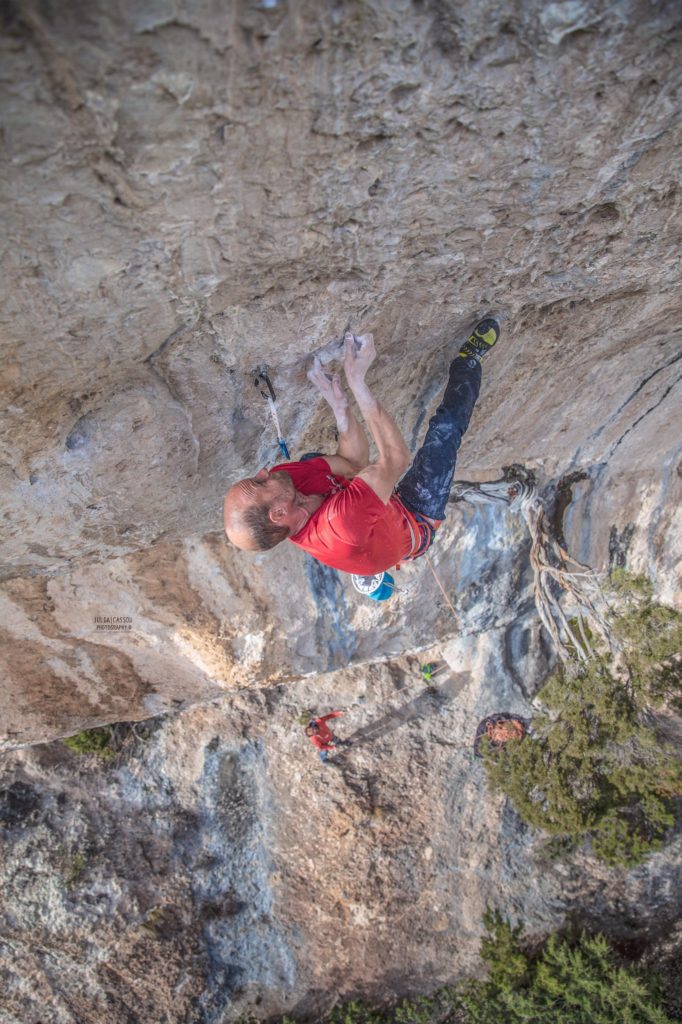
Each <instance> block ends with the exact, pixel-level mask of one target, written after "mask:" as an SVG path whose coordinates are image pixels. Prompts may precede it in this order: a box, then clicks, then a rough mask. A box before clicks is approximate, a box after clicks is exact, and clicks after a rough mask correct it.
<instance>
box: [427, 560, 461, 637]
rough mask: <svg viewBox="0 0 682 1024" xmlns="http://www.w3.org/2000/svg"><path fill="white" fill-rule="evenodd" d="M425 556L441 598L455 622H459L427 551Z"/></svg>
mask: <svg viewBox="0 0 682 1024" xmlns="http://www.w3.org/2000/svg"><path fill="white" fill-rule="evenodd" d="M425 555H426V561H427V562H428V563H429V569H430V570H431V572H432V573H433V578H434V580H435V581H436V583H437V584H438V586H439V587H440V592H441V594H442V595H443V597H444V598H445V602H446V604H447V606H448V608H449V609H450V611H451V612H452V614H453V616H454V618H455V622H459V615H458V614H457V611H456V609H455V606H454V605H453V603H452V601H451V600H450V598H449V597H448V595H447V593H446V592H445V587H444V586H443V584H442V583H441V581H440V580H439V578H438V573H437V572H436V570H435V569H434V567H433V562H432V561H431V556H430V555H429V553H428V551H426V552H425Z"/></svg>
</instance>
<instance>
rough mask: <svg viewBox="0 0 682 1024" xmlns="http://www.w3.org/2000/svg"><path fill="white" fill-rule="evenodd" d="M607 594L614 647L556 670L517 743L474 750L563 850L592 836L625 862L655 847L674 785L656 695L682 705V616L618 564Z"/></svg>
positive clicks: (679, 786)
mask: <svg viewBox="0 0 682 1024" xmlns="http://www.w3.org/2000/svg"><path fill="white" fill-rule="evenodd" d="M609 598H610V601H611V603H612V609H613V615H612V622H611V628H612V631H613V635H614V637H615V638H616V640H617V642H618V647H619V650H618V652H617V653H616V654H610V653H604V652H600V653H596V654H595V655H594V657H593V658H592V659H591V660H590V661H589V662H588V663H587V664H586V665H584V666H576V667H574V668H573V669H572V670H568V671H567V670H565V669H563V668H562V669H561V670H559V671H558V672H557V673H555V675H553V676H552V677H551V678H550V679H549V681H548V683H547V684H546V685H545V686H544V688H543V689H542V690H541V691H540V693H539V694H538V698H537V699H538V701H539V702H540V703H541V704H542V706H543V707H544V708H546V709H547V712H546V713H545V714H539V715H536V716H534V718H533V735H532V737H529V738H527V739H526V741H525V742H524V743H515V744H507V745H506V746H505V747H504V748H502V749H501V750H494V749H492V748H491V746H490V743H489V742H488V741H487V740H486V739H485V738H484V739H483V742H482V743H481V747H480V750H481V754H482V755H483V762H484V765H485V769H486V773H487V776H488V779H489V782H490V783H491V785H492V786H493V788H495V789H496V790H499V791H502V792H504V793H506V794H507V795H508V796H509V797H510V798H511V800H512V802H513V804H514V807H515V808H516V810H517V812H518V813H519V814H520V816H521V817H522V818H523V819H524V821H526V822H528V824H530V825H533V826H535V827H536V828H539V829H543V830H544V831H546V832H548V833H550V834H551V835H553V836H556V837H558V838H559V839H560V845H562V847H563V849H570V848H571V847H573V846H575V845H577V844H578V843H580V842H582V841H583V840H584V839H585V838H590V839H591V842H592V849H593V851H594V853H595V854H596V855H597V856H598V857H599V858H600V859H601V860H603V861H605V862H606V863H607V864H609V865H614V866H615V865H623V866H631V865H635V864H638V863H640V862H641V861H642V859H643V858H644V857H645V856H646V855H647V854H648V853H650V852H652V851H654V850H657V849H659V848H660V847H661V845H662V843H663V840H664V838H665V835H666V833H667V832H668V830H669V829H670V828H671V827H672V826H673V825H674V824H675V804H674V797H676V796H679V795H681V794H682V772H681V765H680V761H679V759H678V757H677V755H676V753H675V751H674V750H673V749H672V748H671V747H670V746H668V745H667V744H666V743H664V742H663V741H662V739H661V738H660V736H659V735H658V733H657V731H656V717H655V710H656V708H657V707H658V706H660V705H661V704H665V705H666V706H667V709H668V711H671V710H678V711H679V710H680V698H681V695H682V686H681V682H682V679H681V665H682V662H681V661H680V651H681V650H682V615H680V613H679V612H676V611H674V610H673V609H671V608H665V607H662V606H661V605H657V604H655V603H654V601H653V599H652V589H651V586H650V584H649V583H648V581H647V580H642V579H640V578H632V577H628V576H626V575H625V574H623V573H619V574H614V577H613V578H612V580H611V584H610V589H609Z"/></svg>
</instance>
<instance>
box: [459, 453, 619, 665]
mask: <svg viewBox="0 0 682 1024" xmlns="http://www.w3.org/2000/svg"><path fill="white" fill-rule="evenodd" d="M450 501H453V502H458V501H466V502H468V503H469V504H472V505H476V504H494V505H496V504H500V505H507V506H508V507H509V508H511V509H512V510H513V511H515V512H519V513H520V514H521V515H522V516H523V518H524V520H525V522H526V525H527V526H528V531H529V533H530V539H531V547H530V564H531V567H532V569H533V578H534V579H533V596H534V598H535V604H536V607H537V610H538V614H539V616H540V620H541V622H542V624H543V625H544V626H545V628H546V630H547V632H548V633H549V635H550V637H551V638H552V642H553V643H554V645H555V647H556V650H557V653H558V654H559V657H560V658H561V659H562V661H565V662H568V661H570V660H573V659H575V658H576V657H577V658H578V660H579V661H582V662H585V661H587V660H588V659H589V658H590V657H592V656H593V654H594V650H593V644H594V640H595V638H596V637H598V638H600V639H601V640H602V641H603V642H604V643H605V644H606V646H607V647H608V648H609V650H612V649H613V641H612V638H611V633H610V630H609V626H608V622H607V618H606V615H605V612H606V602H605V599H604V597H603V594H602V592H601V587H600V583H599V574H598V573H597V572H596V571H595V570H594V569H591V568H590V567H589V566H588V565H583V564H582V562H578V561H577V560H576V559H575V558H573V557H572V556H571V555H569V554H568V552H567V551H566V550H565V549H564V548H563V547H562V546H561V544H560V543H559V542H558V540H557V539H556V538H555V537H554V536H553V535H552V532H551V529H550V526H549V522H548V517H547V515H546V512H545V507H544V503H543V500H542V498H541V497H540V495H539V493H538V489H537V486H536V484H535V480H534V477H533V474H532V473H530V472H529V471H528V470H526V469H524V467H523V466H507V467H505V468H504V476H503V477H501V479H499V480H491V481H486V482H483V483H470V482H468V481H465V480H460V481H458V482H456V483H455V484H454V485H453V488H452V492H451V495H450ZM562 592H563V594H562ZM563 595H568V596H569V598H570V600H571V604H572V606H573V607H572V613H573V614H572V615H571V618H570V619H569V617H568V615H567V614H566V612H565V611H564V608H563V607H562V604H561V598H562V596H563Z"/></svg>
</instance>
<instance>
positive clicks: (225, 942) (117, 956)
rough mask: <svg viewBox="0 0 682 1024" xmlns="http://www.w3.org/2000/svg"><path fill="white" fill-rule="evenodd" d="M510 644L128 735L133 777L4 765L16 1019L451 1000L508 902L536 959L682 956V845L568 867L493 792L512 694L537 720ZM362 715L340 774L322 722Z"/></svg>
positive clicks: (127, 762) (362, 674) (209, 1015)
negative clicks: (568, 926) (492, 914)
mask: <svg viewBox="0 0 682 1024" xmlns="http://www.w3.org/2000/svg"><path fill="white" fill-rule="evenodd" d="M516 628H517V629H518V628H519V627H516ZM525 639H526V643H527V644H528V646H529V647H530V648H532V647H533V646H534V644H533V637H532V636H527V637H526V638H525ZM507 644H508V637H507V636H506V635H505V630H501V629H493V630H490V631H488V632H487V633H486V636H485V639H484V640H483V641H481V642H478V643H475V642H473V641H472V640H467V641H454V642H453V643H452V644H450V645H449V646H448V647H447V649H446V650H444V651H442V652H430V653H431V655H432V656H434V655H435V654H440V653H442V654H443V655H445V657H446V659H447V663H448V664H449V666H450V668H449V670H448V671H446V672H443V673H441V674H440V675H439V676H438V677H437V679H435V680H434V685H432V686H431V687H426V686H425V684H424V681H423V679H422V677H421V674H420V671H419V664H418V661H417V660H416V659H414V658H405V657H403V658H399V659H395V660H392V661H389V662H387V663H385V664H383V665H380V666H379V665H376V666H370V667H358V668H355V669H351V670H348V671H347V672H346V673H345V674H340V673H338V672H336V673H330V674H328V675H325V676H320V677H317V678H316V679H309V680H302V681H300V682H298V683H296V684H289V685H286V686H285V685H281V686H277V687H274V688H268V689H265V690H260V691H255V690H248V691H240V692H238V693H235V694H233V695H231V696H229V697H225V698H221V699H220V700H219V701H215V702H211V703H210V704H208V705H205V706H203V707H194V708H191V709H189V710H187V711H184V712H181V713H179V714H177V715H175V716H168V717H166V718H160V719H156V720H154V722H151V723H146V726H145V727H140V729H141V732H140V736H141V738H140V739H137V738H136V737H135V736H134V735H133V734H132V733H130V732H128V734H127V737H126V738H125V739H124V742H123V744H122V749H121V751H120V753H119V754H118V755H117V757H116V758H115V759H114V761H113V762H111V763H110V764H104V765H102V763H101V762H100V761H98V759H97V757H96V756H94V755H89V756H86V755H76V754H73V753H72V752H70V751H69V750H68V749H67V748H66V747H65V746H64V745H63V744H59V743H55V744H52V745H48V746H35V747H31V748H29V749H27V750H23V751H18V752H14V753H9V754H5V755H4V757H3V759H2V762H1V763H0V818H1V819H2V824H3V827H4V841H3V860H2V867H1V868H0V878H1V880H2V885H1V887H0V892H1V893H2V895H1V896H0V964H1V966H2V970H3V979H4V982H3V989H4V991H3V994H2V995H1V996H0V1005H2V1009H3V1014H4V1015H3V1021H4V1020H6V1021H7V1022H8V1024H25V1022H26V1021H33V1020H38V1019H39V1020H41V1021H44V1022H45V1024H100V1022H104V1021H116V1022H118V1021H131V1022H132V1021H148V1020H149V1021H154V1022H155V1024H156V1022H158V1024H175V1022H180V1021H183V1022H184V1021H187V1022H192V1024H194V1022H197V1024H198V1022H202V1024H221V1022H227V1021H234V1020H238V1019H244V1017H247V1016H249V1015H252V1016H255V1017H256V1018H257V1019H268V1018H270V1017H272V1016H274V1015H281V1014H282V1013H284V1012H288V1013H289V1014H293V1015H294V1016H295V1017H297V1018H301V1017H303V1018H307V1019H310V1018H313V1019H314V1018H315V1016H316V1015H317V1014H318V1013H319V1012H321V1011H324V1010H325V1009H329V1007H330V1006H331V1005H332V1004H333V1003H334V1002H335V1001H337V1000H346V999H349V998H355V997H361V998H364V999H368V1000H372V1001H382V1000H386V999H393V998H397V997H400V996H402V995H404V994H408V993H409V994H414V993H417V992H429V991H432V990H433V989H435V988H436V987H437V986H439V985H440V984H443V983H446V982H451V981H453V980H454V979H456V978H458V977H461V976H462V975H463V974H467V973H471V972H472V971H477V970H478V969H479V960H478V953H479V944H480V938H481V934H482V922H481V918H482V915H483V912H484V911H485V909H486V907H487V906H491V907H495V908H497V909H499V910H500V911H501V912H503V913H504V914H505V915H506V916H507V917H509V918H510V919H511V920H512V921H514V922H523V923H524V925H525V927H526V929H527V932H528V935H529V938H530V939H531V940H532V939H539V938H541V937H542V936H544V935H545V934H546V933H547V932H548V931H550V930H551V929H552V928H554V927H557V926H559V925H561V924H562V923H563V922H564V921H565V920H566V918H567V916H568V915H571V916H572V917H573V918H574V919H576V920H578V921H583V922H585V923H586V924H588V925H589V926H590V927H592V928H594V927H597V928H599V929H601V930H604V931H605V932H606V933H607V934H608V935H610V936H611V937H612V938H613V939H614V940H616V941H617V942H618V943H620V944H621V945H622V946H624V947H626V946H627V945H628V943H630V944H636V945H637V946H638V948H640V949H641V948H646V947H647V946H651V945H655V944H656V943H659V942H667V943H669V944H670V943H671V940H672V939H673V936H674V933H675V923H676V921H678V920H679V918H680V911H681V909H682V908H681V906H680V893H681V892H682V884H681V883H682V858H681V857H680V853H681V848H680V847H681V839H680V836H679V835H678V836H677V838H676V839H675V840H674V841H673V842H671V843H670V844H669V845H668V846H667V848H666V849H665V850H664V851H662V852H661V853H657V854H655V855H654V856H652V857H650V858H649V859H648V860H647V861H646V863H645V864H644V865H642V866H641V867H638V868H636V869H634V870H631V871H626V870H607V869H605V868H604V867H603V866H602V865H599V863H598V862H596V861H595V859H594V858H593V857H592V856H591V854H590V851H589V849H588V848H585V849H583V850H581V851H580V852H579V853H578V854H577V855H575V856H574V857H573V858H572V859H570V860H569V861H563V862H561V861H559V862H557V861H553V860H552V859H551V858H550V856H549V855H548V853H547V850H546V848H545V843H544V840H543V838H542V837H541V836H540V835H538V834H537V833H535V832H533V831H532V830H530V829H528V828H526V827H525V826H524V825H523V824H522V823H521V822H520V821H519V819H518V818H517V816H516V814H515V813H514V811H513V809H512V808H511V806H510V805H509V804H508V803H507V802H506V801H505V800H504V799H502V798H500V797H498V796H491V794H490V793H489V791H488V789H487V787H486V785H485V778H484V773H483V770H482V768H481V764H480V762H479V761H477V760H475V759H474V757H473V753H472V742H473V738H474V734H475V727H476V723H477V722H478V720H479V718H480V717H482V716H483V715H484V714H486V713H488V712H489V711H490V710H491V709H492V708H491V703H490V702H491V694H490V685H491V680H494V681H496V687H497V692H496V693H495V700H496V701H497V702H498V703H497V704H496V705H495V708H496V709H498V710H499V709H500V708H502V707H504V708H505V709H508V710H511V711H514V712H516V713H521V714H528V713H529V711H530V710H531V709H530V704H529V702H528V700H527V698H525V697H524V696H523V694H522V692H521V690H520V688H519V687H518V686H517V685H516V684H515V683H514V681H513V680H512V679H511V678H510V677H509V676H508V674H506V673H505V667H504V666H505V657H506V655H505V650H506V647H507ZM529 667H530V666H529ZM536 668H541V666H536ZM502 679H506V682H505V683H504V684H502V685H500V684H499V681H500V680H502ZM346 704H349V705H351V706H350V708H349V709H348V711H347V713H346V714H345V716H344V717H342V718H339V719H337V720H335V722H334V723H333V724H334V728H335V731H336V733H337V735H338V736H339V737H342V738H351V739H352V740H353V746H352V747H350V748H349V749H347V750H344V751H343V752H341V753H338V754H336V755H335V757H334V759H333V761H332V762H330V763H329V764H327V765H323V764H321V763H320V761H319V760H318V757H317V755H316V752H315V750H314V749H313V747H312V746H311V745H310V744H309V742H308V740H307V738H306V737H305V735H304V731H303V726H302V724H301V722H300V721H299V719H300V718H301V716H302V715H305V712H306V711H310V710H312V711H314V712H315V713H318V714H319V713H324V712H326V711H328V710H332V709H333V708H336V707H339V705H346ZM148 732H149V734H148ZM145 736H146V738H145ZM675 951H677V952H679V936H678V939H677V940H676V941H675V942H674V943H673V953H672V954H671V963H672V962H674V955H675Z"/></svg>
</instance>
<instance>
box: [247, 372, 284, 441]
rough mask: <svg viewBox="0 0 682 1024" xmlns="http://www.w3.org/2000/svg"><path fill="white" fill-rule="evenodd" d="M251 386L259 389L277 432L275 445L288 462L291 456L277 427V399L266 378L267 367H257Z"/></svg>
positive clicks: (280, 430) (280, 429)
mask: <svg viewBox="0 0 682 1024" xmlns="http://www.w3.org/2000/svg"><path fill="white" fill-rule="evenodd" d="M253 384H254V387H256V388H259V389H260V393H261V396H262V397H263V398H264V399H265V401H266V402H267V403H268V408H269V409H270V415H271V416H272V422H273V423H274V424H275V430H276V432H277V444H278V445H279V450H280V452H281V453H282V455H283V456H284V458H285V459H286V460H287V461H289V459H290V458H291V456H290V455H289V449H288V448H287V443H286V441H285V440H284V435H283V434H282V428H281V427H280V425H279V416H278V415H277V406H276V405H275V402H276V401H277V397H276V395H275V389H274V388H273V386H272V382H271V380H270V378H269V376H268V368H267V366H259V367H258V369H257V370H256V379H255V380H254V382H253ZM263 384H264V385H265V387H266V388H267V391H264V390H263V387H262V385H263Z"/></svg>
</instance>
